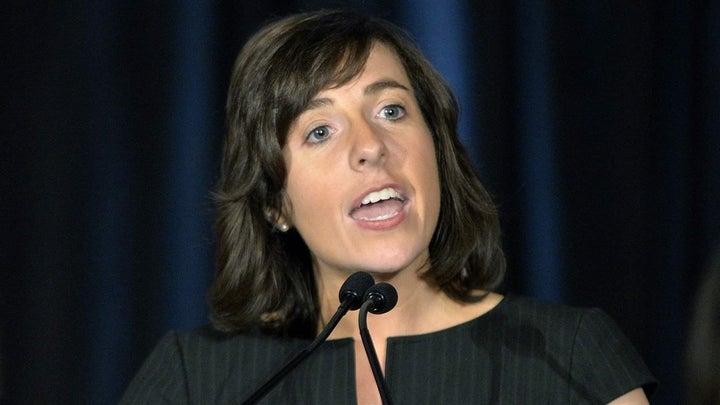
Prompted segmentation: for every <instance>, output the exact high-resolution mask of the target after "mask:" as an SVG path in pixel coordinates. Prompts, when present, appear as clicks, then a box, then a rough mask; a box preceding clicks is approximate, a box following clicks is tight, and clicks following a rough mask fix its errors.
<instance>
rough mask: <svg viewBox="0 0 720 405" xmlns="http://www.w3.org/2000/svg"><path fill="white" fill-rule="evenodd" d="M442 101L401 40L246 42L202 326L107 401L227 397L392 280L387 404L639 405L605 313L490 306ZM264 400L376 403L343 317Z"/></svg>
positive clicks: (243, 393) (350, 28) (171, 343)
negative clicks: (354, 300) (343, 298)
mask: <svg viewBox="0 0 720 405" xmlns="http://www.w3.org/2000/svg"><path fill="white" fill-rule="evenodd" d="M457 109H458V108H457V103H456V101H455V98H454V96H453V94H452V93H451V91H450V90H449V88H448V86H447V85H446V84H445V83H444V81H443V80H442V78H441V77H440V76H439V75H438V74H437V73H436V72H435V70H433V68H432V67H431V66H430V65H429V63H428V62H427V61H426V60H425V58H424V57H423V56H422V55H421V54H420V52H419V51H418V50H417V49H416V47H415V46H414V45H413V44H412V42H411V41H410V40H409V39H408V38H407V36H406V35H405V34H404V33H403V32H402V31H401V30H399V29H398V28H396V27H394V26H392V25H390V24H388V23H386V22H383V21H377V20H369V19H366V18H364V17H360V16H357V15H354V14H348V13H344V12H316V13H309V14H301V15H295V16H291V17H288V18H285V19H283V20H281V21H278V22H276V23H274V24H271V25H269V26H267V27H266V28H264V29H263V30H261V31H260V32H259V33H257V34H256V35H255V36H254V37H253V38H252V39H251V40H250V41H249V42H248V44H247V45H246V46H245V47H244V49H243V50H242V52H241V53H240V55H239V57H238V60H237V62H236V65H235V67H234V71H233V76H232V81H231V84H230V90H229V96H228V104H227V113H228V116H227V121H228V131H227V136H226V138H225V149H224V162H223V167H222V178H221V181H220V186H219V190H218V192H217V201H218V207H219V212H218V219H217V223H216V226H217V237H218V242H219V249H218V270H217V274H216V279H215V282H214V285H213V288H212V292H211V306H212V325H213V326H212V328H206V329H201V330H197V331H192V332H186V333H171V334H169V335H168V336H167V337H166V338H165V339H163V341H162V342H161V343H160V344H159V345H158V347H157V348H156V349H155V351H154V352H153V353H152V354H151V356H150V358H149V359H148V360H147V362H146V364H145V365H144V366H143V368H142V370H141V371H140V373H139V374H138V376H136V378H135V380H133V382H132V383H131V386H130V387H129V388H128V391H127V392H126V396H125V398H124V402H127V403H133V402H147V401H150V400H152V399H157V398H166V399H171V400H175V401H177V402H212V401H216V402H226V401H242V400H243V399H244V398H247V397H248V396H249V395H251V394H252V392H253V391H254V390H256V389H257V388H258V387H259V386H260V385H262V383H263V382H265V380H267V379H268V378H269V377H270V376H271V375H272V374H273V373H274V372H275V371H277V370H278V369H280V368H281V367H282V366H283V364H284V363H285V361H287V359H288V358H290V357H291V356H292V354H293V353H296V352H297V351H298V350H300V349H301V348H303V347H304V346H306V345H307V343H308V339H312V338H313V337H315V336H316V335H317V334H318V333H319V331H320V330H321V329H322V327H323V326H324V324H325V323H326V322H327V321H328V319H329V318H330V317H331V316H332V314H333V312H334V311H335V309H336V308H337V307H338V297H337V292H338V290H339V288H340V286H341V284H342V283H343V281H344V280H345V279H346V278H347V277H348V276H349V275H350V274H352V273H354V272H356V271H360V270H362V271H367V272H370V273H371V274H372V275H373V277H374V278H375V280H376V281H385V282H389V283H391V284H393V285H394V286H395V288H396V289H397V291H398V295H399V297H400V298H399V301H398V304H397V307H396V308H395V309H393V310H392V311H390V312H389V313H387V314H383V315H378V316H372V317H371V319H369V321H368V323H369V328H370V330H371V331H372V335H373V340H374V342H375V348H376V351H377V354H378V357H379V358H380V363H381V364H383V365H384V372H385V376H386V381H387V385H388V386H389V388H390V391H391V394H392V397H393V399H394V401H395V402H396V403H413V404H415V403H445V404H452V403H463V404H464V403H498V402H510V403H547V402H551V403H573V404H575V403H608V402H611V401H613V400H617V401H618V402H617V403H638V404H639V403H647V399H646V396H645V393H644V391H643V387H644V388H646V389H652V387H653V384H654V381H653V378H652V376H651V375H650V374H649V372H648V371H647V369H646V368H645V366H644V364H643V363H642V361H641V360H640V359H639V357H638V356H637V354H636V353H635V351H634V349H633V348H632V347H631V346H630V345H629V344H628V342H627V340H626V339H625V338H624V337H623V335H622V334H621V333H620V332H619V331H618V330H617V328H616V326H615V325H614V324H613V323H612V321H610V320H609V319H608V318H607V317H606V316H605V315H604V314H602V313H601V312H599V311H593V310H579V309H572V308H568V307H562V306H553V305H550V304H544V303H540V302H537V301H532V300H528V299H523V298H520V297H514V296H508V297H503V296H501V295H499V294H497V293H496V292H493V291H494V290H496V289H497V288H498V286H499V285H500V283H501V282H502V278H503V275H504V269H505V261H504V257H503V252H502V248H501V244H500V231H499V225H498V217H497V212H496V209H495V207H494V205H493V203H492V201H491V199H490V197H489V195H488V193H487V192H486V190H485V189H484V188H483V186H482V185H481V184H480V182H479V181H478V179H477V177H476V176H475V175H474V174H473V172H472V169H471V166H470V165H469V163H468V160H467V158H466V156H465V154H464V152H463V150H462V147H461V145H460V143H459V141H458V136H457V126H456V125H457ZM266 400H267V401H268V403H290V402H292V403H333V404H335V403H355V402H356V401H357V403H361V404H372V403H379V402H380V396H379V394H378V389H377V387H376V385H375V382H374V380H373V377H372V373H371V370H370V366H369V365H368V361H367V359H366V358H365V353H364V351H363V348H362V345H361V339H360V338H359V332H358V326H357V321H356V320H355V319H353V317H350V316H348V317H345V318H343V320H341V322H340V324H339V325H338V327H337V328H336V329H335V330H334V332H333V333H332V334H331V335H330V339H329V340H328V341H327V342H326V343H325V344H323V345H322V346H321V347H320V348H319V349H318V351H317V352H315V353H313V355H312V356H311V357H310V358H308V359H307V360H306V361H305V362H304V363H303V364H301V365H300V366H299V368H298V369H297V370H295V371H294V372H292V373H291V374H290V375H288V376H287V377H286V378H285V379H284V380H283V381H282V383H281V384H280V385H278V386H277V387H276V388H275V389H273V390H272V391H271V392H270V393H269V394H268V396H267V397H266Z"/></svg>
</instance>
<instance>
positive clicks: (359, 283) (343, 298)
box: [243, 272, 397, 405]
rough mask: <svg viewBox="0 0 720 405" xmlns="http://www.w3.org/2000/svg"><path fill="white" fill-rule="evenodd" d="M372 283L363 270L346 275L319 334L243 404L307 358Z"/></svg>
mask: <svg viewBox="0 0 720 405" xmlns="http://www.w3.org/2000/svg"><path fill="white" fill-rule="evenodd" d="M373 284H375V280H374V279H373V278H372V276H371V275H370V274H368V273H365V272H357V273H353V274H352V275H351V276H350V277H348V278H347V280H345V282H344V283H343V285H342V287H340V292H339V294H338V298H339V299H340V306H339V307H338V309H337V311H336V312H335V315H333V317H332V318H330V321H329V322H328V324H327V325H326V326H325V327H324V328H323V330H322V331H321V332H320V334H319V335H318V336H317V337H316V338H315V340H313V341H312V343H310V345H309V346H308V347H307V348H305V349H304V350H303V351H301V352H300V353H298V354H297V355H296V356H295V357H293V358H292V359H291V360H290V361H289V362H288V363H287V364H286V365H285V367H283V368H282V369H280V371H278V372H277V373H275V375H273V376H272V378H270V379H269V380H268V381H267V382H266V383H265V384H263V385H262V386H261V387H260V388H258V389H257V390H256V391H255V392H254V393H253V394H252V395H251V396H250V397H248V399H246V400H245V401H244V402H243V405H251V404H255V403H257V402H258V401H260V399H262V397H264V396H265V395H266V394H267V393H268V392H270V390H271V389H273V387H275V386H276V385H277V384H278V383H279V382H280V380H282V378H283V377H285V376H286V375H287V374H288V373H289V372H290V371H292V370H293V369H294V368H295V367H297V366H298V365H299V364H300V363H301V362H302V361H303V360H305V358H307V357H308V356H309V355H310V354H311V353H312V352H313V351H314V350H315V349H317V347H318V346H320V344H321V343H322V342H324V341H325V340H326V339H327V338H328V336H330V333H331V332H332V331H333V329H335V327H336V326H337V324H338V322H340V319H341V318H342V317H343V316H345V314H346V313H347V312H348V310H356V309H358V308H360V307H361V306H362V305H363V298H364V297H365V292H366V291H367V290H368V289H370V287H372V286H373ZM396 300H397V298H396ZM393 305H394V304H393Z"/></svg>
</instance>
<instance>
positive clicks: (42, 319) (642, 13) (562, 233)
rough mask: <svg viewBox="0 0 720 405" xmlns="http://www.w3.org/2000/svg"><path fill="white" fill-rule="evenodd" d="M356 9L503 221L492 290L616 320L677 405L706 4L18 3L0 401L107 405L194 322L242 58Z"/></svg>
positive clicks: (718, 54) (704, 135)
mask: <svg viewBox="0 0 720 405" xmlns="http://www.w3.org/2000/svg"><path fill="white" fill-rule="evenodd" d="M321 7H324V8H327V7H347V8H352V9H356V10H360V11H364V12H366V13H369V14H374V15H378V16H382V17H385V18H387V19H390V20H392V21H395V22H397V23H398V24H401V25H402V26H404V27H406V28H407V29H408V30H409V31H411V33H412V34H413V35H414V36H415V38H416V39H417V40H418V42H419V44H420V46H421V47H422V48H423V50H424V51H425V52H426V54H427V55H428V57H429V58H430V59H431V60H432V61H433V63H434V64H435V66H436V67H437V68H438V69H439V70H440V71H441V72H442V73H443V75H444V76H445V77H446V78H447V80H448V82H449V83H450V84H451V86H452V87H453V88H454V89H455V91H456V93H457V94H458V96H459V98H460V101H461V108H462V110H461V125H460V127H461V137H462V140H463V142H464V143H465V145H466V147H467V149H468V151H469V152H470V154H471V156H472V157H473V161H474V164H475V167H476V169H477V171H478V174H479V175H480V177H481V179H482V180H483V181H484V182H485V184H486V185H487V186H488V188H489V189H490V190H491V192H492V193H493V194H494V195H495V197H496V200H497V202H498V203H499V205H500V211H501V215H502V223H503V229H504V243H505V247H506V251H507V255H508V262H509V275H508V279H507V283H506V289H507V290H509V291H513V292H518V293H522V294H528V295H533V296H536V297H541V298H544V299H547V300H552V301H557V302H564V303H568V304H573V305H583V306H598V307H601V308H603V309H605V310H606V311H607V312H609V313H610V314H611V315H612V316H613V317H614V318H615V319H616V320H617V321H618V322H619V324H620V325H621V327H622V328H623V330H624V331H625V332H626V333H627V335H628V336H629V337H630V338H631V339H632V340H633V342H634V343H635V344H636V346H637V347H638V349H639V350H640V351H641V353H642V354H643V356H644V357H645V359H646V360H647V362H648V364H649V366H650V367H651V369H652V370H653V372H654V373H655V374H656V375H657V376H658V377H659V379H660V380H661V383H662V385H661V388H660V390H659V391H658V393H657V395H656V397H655V398H654V400H655V401H654V403H658V404H674V403H677V402H679V401H680V400H681V398H682V378H683V373H682V362H683V358H682V352H683V350H684V340H685V334H686V327H687V325H686V320H687V319H688V316H689V311H690V306H689V304H690V301H691V299H692V297H693V295H694V292H695V290H696V283H697V280H698V278H699V276H700V274H701V273H702V272H703V270H704V267H705V265H706V262H707V260H708V259H709V258H710V254H711V252H712V250H713V247H714V246H715V244H716V243H719V242H720V135H719V134H720V75H719V74H718V72H720V5H718V2H691V3H688V2H683V1H670V2H660V3H656V2H651V1H636V2H599V1H592V0H583V1H576V2H560V3H558V2H549V1H520V0H516V1H512V2H506V1H494V2H476V1H470V0H464V1H463V0H448V1H445V2H436V1H431V0H420V1H418V0H416V1H409V0H406V1H399V2H392V3H386V2H380V1H368V0H365V1H360V0H357V1H346V2H341V1H334V2H328V1H298V2H296V3H293V2H288V1H273V0H269V1H265V2H262V3H261V4H260V3H256V2H249V1H248V2H231V1H221V2H214V3H209V2H208V3H205V2H194V1H190V0H184V1H175V2H150V3H145V2H122V1H104V2H73V3H72V4H69V3H57V4H56V2H47V3H45V2H30V3H22V4H20V3H18V4H15V3H11V4H8V5H7V6H6V7H5V11H4V12H3V13H2V17H0V18H2V24H1V26H2V28H1V29H2V38H3V41H2V45H0V46H2V51H3V52H2V53H3V55H4V57H3V59H4V61H3V63H2V72H3V75H2V77H3V89H4V91H3V92H2V108H0V114H2V124H3V127H4V129H3V137H2V148H1V152H0V158H1V159H0V165H1V166H0V167H1V168H2V173H3V174H2V176H0V178H2V208H3V215H2V222H1V223H0V225H1V229H2V246H1V247H2V250H1V251H0V254H1V255H2V262H1V263H2V264H3V267H4V269H3V271H4V274H3V277H2V283H1V284H0V287H1V290H0V305H2V323H1V324H0V365H1V366H2V367H1V368H0V398H1V401H2V403H8V404H20V403H23V404H25V403H92V404H101V403H115V402H117V400H118V398H119V396H120V395H121V393H122V391H123V389H124V387H125V386H126V384H127V383H128V381H129V379H130V378H131V377H132V375H133V374H134V372H135V371H136V370H137V368H138V367H139V365H140V363H141V361H142V360H143V358H144V357H145V356H146V355H147V354H148V352H149V350H150V349H151V348H152V346H153V345H154V343H155V342H156V341H157V339H158V338H159V337H160V336H161V335H162V334H164V333H165V332H166V331H168V330H169V329H185V328H191V327H194V326H197V325H200V324H203V323H206V322H207V305H206V302H205V297H206V290H207V287H208V285H209V282H210V280H211V278H212V273H213V250H214V247H213V234H212V221H213V206H212V200H211V190H212V188H213V185H214V182H215V180H216V178H217V172H218V167H219V157H220V140H221V137H222V131H223V125H224V124H223V115H224V112H223V105H224V97H225V94H224V93H225V89H226V86H227V82H228V77H229V74H230V70H231V66H232V62H233V59H234V57H235V55H236V53H237V51H238V50H239V48H240V47H241V46H242V44H243V43H244V41H245V40H246V39H247V37H248V35H250V34H251V33H252V32H254V31H255V30H256V29H257V28H258V27H259V26H260V25H262V23H263V22H265V21H267V20H269V19H272V18H275V17H278V16H281V15H285V14H287V13H290V12H295V11H298V10H308V9H316V8H321Z"/></svg>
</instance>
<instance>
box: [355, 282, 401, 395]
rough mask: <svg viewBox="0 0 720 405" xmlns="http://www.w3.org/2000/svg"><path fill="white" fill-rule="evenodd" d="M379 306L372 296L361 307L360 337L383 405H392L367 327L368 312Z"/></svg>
mask: <svg viewBox="0 0 720 405" xmlns="http://www.w3.org/2000/svg"><path fill="white" fill-rule="evenodd" d="M395 300H396V301H397V298H395ZM377 304H378V302H377V301H376V300H375V299H373V296H372V295H371V296H370V298H369V299H366V300H365V302H364V303H363V304H362V306H361V307H360V314H359V315H358V323H359V326H360V337H361V338H362V343H363V347H364V348H365V353H366V354H367V357H368V361H369V362H370V369H371V370H372V373H373V377H375V384H376V385H377V387H378V391H380V399H381V400H382V403H383V405H392V403H393V402H392V398H391V397H390V390H389V389H388V387H387V383H386V382H385V377H384V376H383V372H382V369H381V368H380V361H379V360H378V357H377V352H376V351H375V345H374V344H373V341H372V337H371V336H370V331H369V330H368V327H367V313H368V311H373V308H371V306H373V307H374V306H376V305H377ZM381 305H382V304H381ZM393 306H395V303H392V305H390V308H392V307H393ZM388 310H389V309H388ZM373 312H374V311H373ZM383 312H386V311H383ZM376 313H377V312H376Z"/></svg>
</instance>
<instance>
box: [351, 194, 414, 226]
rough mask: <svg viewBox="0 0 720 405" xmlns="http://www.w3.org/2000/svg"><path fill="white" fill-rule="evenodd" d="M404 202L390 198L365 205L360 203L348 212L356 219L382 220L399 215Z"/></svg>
mask: <svg viewBox="0 0 720 405" xmlns="http://www.w3.org/2000/svg"><path fill="white" fill-rule="evenodd" d="M404 205H405V204H404V202H403V201H401V200H398V199H394V198H391V199H389V200H383V201H378V202H376V203H370V204H367V205H361V206H360V207H358V208H355V209H354V210H352V212H351V213H350V217H351V218H352V219H355V220H358V221H384V220H387V219H391V218H394V217H396V216H397V215H399V214H400V213H401V212H402V211H403V206H404Z"/></svg>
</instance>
